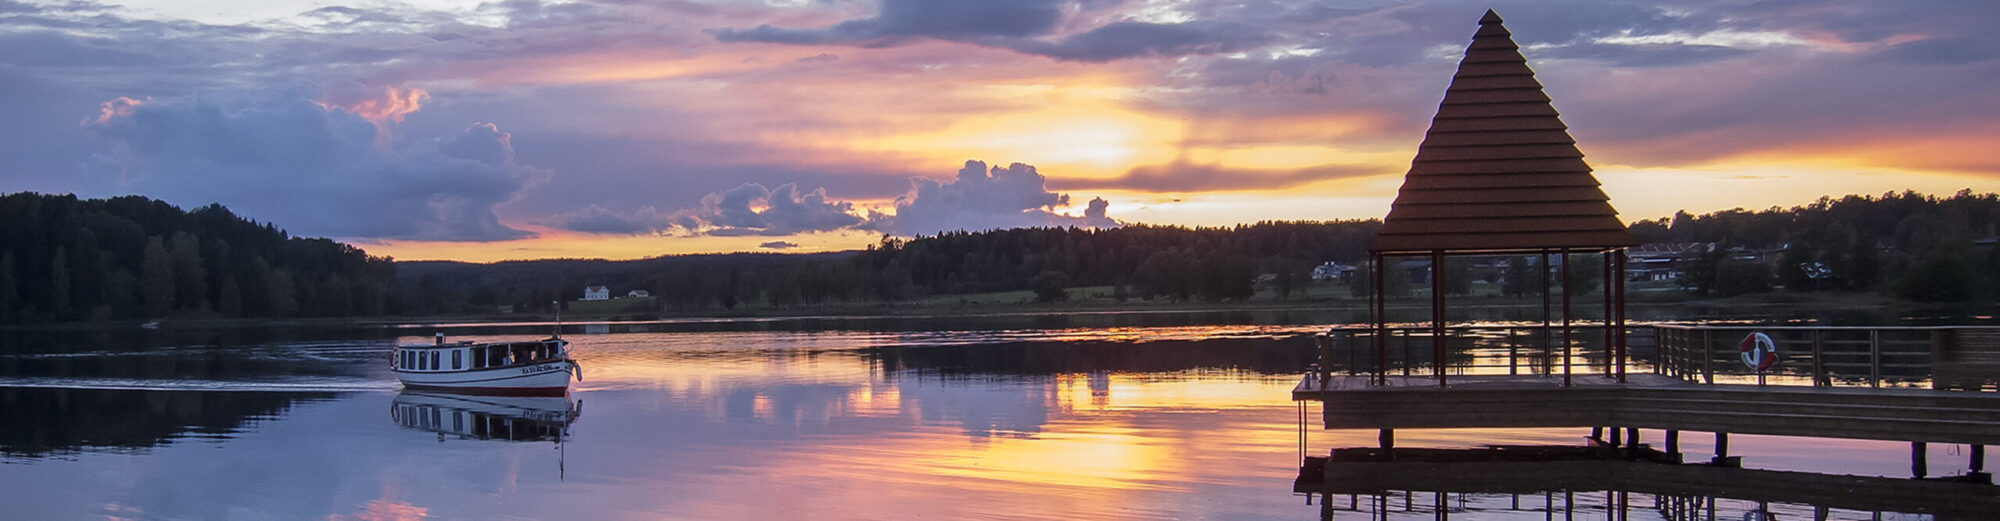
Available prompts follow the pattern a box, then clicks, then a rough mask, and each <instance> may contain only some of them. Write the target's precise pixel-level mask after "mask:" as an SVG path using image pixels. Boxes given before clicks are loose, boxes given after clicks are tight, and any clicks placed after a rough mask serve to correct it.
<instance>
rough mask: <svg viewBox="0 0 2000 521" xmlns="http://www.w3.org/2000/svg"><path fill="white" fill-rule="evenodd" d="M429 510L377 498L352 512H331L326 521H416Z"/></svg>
mask: <svg viewBox="0 0 2000 521" xmlns="http://www.w3.org/2000/svg"><path fill="white" fill-rule="evenodd" d="M429 515H430V510H429V509H426V508H424V507H420V506H416V505H412V504H409V503H406V502H402V501H396V500H392V499H377V500H374V501H369V502H368V504H366V505H362V506H361V511H360V512H355V513H353V514H333V515H330V516H326V519H327V521H417V520H419V519H424V518H427V517H429Z"/></svg>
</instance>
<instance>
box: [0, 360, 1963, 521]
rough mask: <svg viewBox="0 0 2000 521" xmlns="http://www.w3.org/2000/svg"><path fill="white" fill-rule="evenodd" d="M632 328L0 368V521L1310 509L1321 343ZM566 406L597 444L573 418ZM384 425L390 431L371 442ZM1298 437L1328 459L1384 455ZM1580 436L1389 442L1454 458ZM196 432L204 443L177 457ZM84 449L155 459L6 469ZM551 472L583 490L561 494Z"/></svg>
mask: <svg viewBox="0 0 2000 521" xmlns="http://www.w3.org/2000/svg"><path fill="white" fill-rule="evenodd" d="M479 327H485V326H479ZM493 327H495V328H496V331H494V332H491V333H487V334H486V335H485V336H495V338H490V339H491V340H496V341H498V340H506V336H507V335H519V336H520V337H521V338H539V337H541V336H545V335H546V334H547V328H546V326H533V325H513V326H493ZM626 327H627V326H623V325H616V324H613V325H611V326H610V329H611V332H610V333H608V334H594V335H582V334H572V335H566V336H565V338H568V339H571V340H572V341H573V342H575V345H574V352H575V353H576V356H577V357H578V359H579V360H580V361H581V362H582V363H583V364H585V365H588V366H589V367H590V371H589V375H588V378H587V379H586V380H585V381H583V382H581V383H579V384H577V385H576V386H575V387H574V390H573V393H572V394H571V395H570V398H569V399H564V398H527V399H520V398H506V397H499V398H495V397H484V396H459V395H433V394H431V393H411V392H402V393H398V392H395V389H396V387H395V384H394V379H393V377H392V376H391V375H389V374H388V373H387V371H386V370H385V369H384V365H385V363H386V361H385V356H386V353H387V352H388V346H390V345H393V344H395V343H398V342H399V341H407V342H423V341H427V340H428V338H429V334H430V333H431V330H429V329H414V328H413V329H405V330H398V331H394V332H392V334H389V335H387V336H383V337H380V338H369V339H365V340H336V341H328V342H324V343H316V342H315V341H314V340H313V339H301V340H299V341H298V342H293V343H279V344H270V345H260V346H247V347H248V349H241V350H222V351H224V352H225V353H228V352H240V353H243V354H244V356H247V357H253V358H262V359H270V360H289V361H290V362H285V363H280V364H268V365H267V364H266V363H264V362H257V363H246V362H240V361H224V362H222V364H223V365H221V366H218V369H216V370H215V371H213V372H211V373H207V376H203V377H199V378H192V379H188V381H189V382H191V383H188V384H186V387H185V388H208V387H219V388H222V389H228V390H227V391H169V390H163V389H165V388H183V387H172V386H167V387H163V388H158V389H148V390H118V389H110V388H104V387H115V386H119V385H124V384H123V383H120V382H123V381H125V380H129V379H131V378H129V377H125V376H120V377H115V378H113V377H104V376H101V375H97V374H95V372H96V371H100V370H106V371H110V372H113V373H120V372H125V373H129V372H130V371H123V370H120V369H116V368H117V367H122V366H124V365H130V366H131V367H134V368H143V366H145V365H148V364H149V363H150V362H148V363H129V364H128V363H127V362H113V361H83V362H81V363H78V364H72V365H70V366H69V367H70V369H67V370H65V371H66V372H62V373H61V374H63V375H64V376H62V378H61V380H60V381H53V383H55V384H59V385H62V386H66V387H68V388H63V389H53V388H18V387H16V388H9V387H5V386H7V385H21V384H22V382H27V383H28V384H35V385H39V384H42V383H51V382H50V381H43V380H35V379H36V378H46V376H37V374H28V372H29V371H30V369H32V372H36V373H38V374H45V373H47V372H48V370H47V369H46V366H39V365H31V364H46V363H48V362H41V361H34V362H24V360H30V359H34V360H39V359H41V358H45V357H40V355H34V356H23V357H15V358H14V359H12V360H13V361H11V362H10V361H8V360H9V359H7V358H6V357H4V356H0V398H4V399H5V400H6V401H5V402H0V403H4V405H5V408H4V410H0V411H4V414H5V416H4V417H0V432H4V433H6V436H7V437H6V440H7V441H6V442H5V443H6V444H7V446H8V447H9V450H8V451H7V454H6V455H5V456H6V457H4V458H0V482H4V483H7V484H8V486H9V487H10V490H9V493H8V494H4V495H0V512H8V514H7V515H0V517H8V518H13V517H18V518H22V519H91V518H100V519H101V518H113V517H115V518H122V519H222V518H232V519H304V518H315V519H343V520H345V519H379V518H434V519H557V518H587V519H660V518H670V519H789V518H811V519H832V520H842V519H901V518H916V517H930V518H978V519H1161V518H1207V519H1311V518H1315V517H1318V514H1319V512H1320V511H1319V510H1318V509H1319V508H1320V507H1319V505H1317V504H1315V505H1312V506H1307V505H1305V504H1303V502H1302V501H1299V498H1297V497H1295V496H1293V495H1292V493H1293V491H1292V490H1291V488H1290V486H1291V485H1292V483H1293V479H1294V478H1295V477H1296V476H1297V475H1298V461H1299V460H1298V459H1297V456H1298V452H1299V450H1300V449H1298V448H1295V445H1294V444H1295V443H1297V442H1298V435H1299V434H1298V431H1297V428H1298V423H1299V419H1298V410H1297V409H1296V408H1295V405H1294V404H1292V403H1291V402H1290V401H1289V395H1288V391H1289V390H1290V388H1291V386H1292V385H1293V384H1294V383H1296V381H1297V375H1298V374H1299V372H1300V371H1301V370H1302V369H1303V366H1304V364H1305V363H1306V362H1307V361H1308V360H1310V358H1311V356H1312V347H1311V344H1310V342H1309V341H1307V340H1305V338H1304V337H1303V336H1301V335H1305V334H1309V333H1310V331H1312V330H1314V329H1317V327H1318V326H1272V325H1230V326H1215V325H1193V326H1190V325H1185V324H1183V325H1173V326H1161V327H1103V328H1089V327H1071V328H1064V329H1032V328H1022V329H936V330H836V331H824V330H813V331H770V332H759V331H740V330H739V331H727V332H687V331H675V332H628V331H624V329H625V328H626ZM507 328H513V329H507ZM398 337H408V338H406V339H402V340H399V339H398ZM322 344H323V345H322ZM206 349H207V348H193V347H185V346H182V347H168V348H136V349H134V350H133V351H136V352H141V353H152V354H144V355H128V354H123V353H106V354H103V355H99V354H78V355H75V356H73V357H72V358H78V359H84V358H93V357H100V356H103V357H120V356H159V357H164V358H161V360H171V359H173V358H174V356H173V355H171V354H161V353H172V352H183V351H186V352H199V353H203V354H200V355H194V356H193V357H192V358H189V359H186V361H183V362H175V363H187V364H194V363H196V362H194V361H193V360H203V359H206V358H207V357H210V356H211V355H210V354H207V353H208V351H206ZM213 356H215V357H221V358H227V357H228V355H227V354H215V355H213ZM10 363H11V364H14V365H12V366H9V365H7V364H10ZM310 365H318V366H321V367H318V368H312V369H307V368H305V366H310ZM8 367H13V368H15V369H8ZM107 368H108V369H107ZM309 370H310V371H324V372H327V373H328V374H335V375H339V376H337V379H331V378H334V377H329V378H330V379H327V380H320V381H321V382H325V383H329V384H330V385H329V386H327V387H317V388H312V389H313V390H312V391H311V392H300V393H274V392H267V389H266V387H268V386H270V385H273V384H271V383H269V382H284V381H290V380H292V379H293V378H296V377H297V375H298V374H300V373H302V372H305V371H309ZM149 381H150V382H152V383H150V384H148V385H152V384H160V383H165V381H164V380H149ZM246 382H247V383H246ZM177 385H179V384H177ZM330 391H339V392H337V393H336V392H330ZM8 393H13V394H8ZM523 400H525V401H523ZM583 401H588V402H590V408H591V418H590V420H589V421H588V422H578V421H577V420H578V419H579V417H580V416H581V409H582V403H581V402H583ZM37 408H40V409H37ZM97 409H104V410H103V411H102V412H95V411H96V410H97ZM228 411H235V412H228ZM385 411H388V413H389V419H390V420H391V421H383V415H384V412H385ZM153 416H160V417H163V418H160V419H157V420H147V421H148V422H154V423H157V425H156V426H155V427H152V428H148V429H135V430H138V431H142V432H146V433H149V434H141V435H126V436H122V438H123V439H131V440H137V441H130V442H105V441H102V440H105V439H109V438H112V437H113V436H110V435H106V434H78V433H80V432H85V431H91V430H92V429H100V428H107V427H113V426H116V424H118V423H120V422H125V423H133V422H134V418H150V417H153ZM209 416H214V417H215V418H209ZM49 424H54V425H53V426H51V425H49ZM480 425H483V426H485V427H484V428H483V430H480V429H481V428H480V427H477V426H480ZM121 427H130V426H129V425H127V426H121ZM37 429H39V430H37ZM1311 435H1312V436H1313V437H1314V441H1313V443H1314V444H1316V445H1317V446H1322V447H1323V446H1325V445H1327V444H1331V443H1334V442H1336V441H1348V442H1351V441H1354V440H1363V439H1366V440H1372V439H1374V438H1373V437H1374V436H1375V434H1374V433H1373V432H1367V433H1347V432H1326V431H1315V432H1312V433H1311ZM1576 435H1577V433H1574V432H1564V433H1555V434H1538V433H1522V432H1518V431H1508V432H1505V433H1497V434H1496V433H1495V432H1478V433H1473V434H1463V433H1423V432H1413V433H1409V434H1407V435H1406V436H1407V437H1406V438H1404V439H1406V440H1407V441H1408V442H1410V443H1411V444H1412V445H1415V444H1419V443H1421V444H1426V445H1449V444H1451V443H1453V442H1466V440H1471V441H1469V442H1467V443H1485V442H1491V441H1493V440H1494V439H1496V438H1505V437H1507V436H1515V437H1518V438H1521V440H1520V441H1521V442H1523V443H1528V442H1550V441H1551V440H1574V439H1575V438H1576ZM1426 436H1430V437H1442V438H1448V439H1444V440H1441V441H1440V440H1431V439H1427V438H1426ZM188 437H201V438H203V439H204V442H202V443H186V442H177V441H172V440H175V439H177V438H188ZM558 439H559V440H560V441H561V443H560V444H559V445H558V444H556V443H555V441H557V440H558ZM162 440H164V441H162ZM1737 443H1738V444H1739V445H1741V447H1739V448H1738V449H1736V450H1738V451H1740V452H1743V453H1745V454H1751V455H1754V456H1757V457H1759V458H1761V457H1763V456H1764V455H1765V454H1767V453H1769V452H1770V451H1773V450H1776V449H1773V448H1769V447H1770V446H1766V445H1759V443H1758V442H1757V440H1755V439H1754V438H1753V439H1744V440H1739V441H1738V442H1737ZM93 444H96V445H93ZM148 444H150V445H148ZM93 446H104V447H124V446H144V447H148V448H147V449H146V450H140V451H133V450H122V449H121V450H101V451H93V450H88V449H84V450H81V451H80V453H77V454H73V455H72V456H71V457H67V458H48V457H38V456H26V457H23V456H21V455H23V454H49V453H54V452H59V451H60V449H50V448H46V447H71V448H70V449H68V450H71V451H77V450H78V449H77V447H93ZM29 447H43V448H38V449H31V448H29ZM1836 449H1838V447H1836ZM1896 449H1897V447H1890V448H1889V449H1888V450H1887V452H1886V454H1888V455H1887V456H1883V457H1880V458H1877V459H1878V460H1879V461H1876V463H1879V464H1880V466H1884V467H1886V468H1887V469H1888V470H1889V471H1896V470H1897V469H1898V468H1900V467H1901V466H1902V465H1904V460H1903V458H1905V457H1907V452H1897V450H1896ZM1687 450H1696V449H1694V448H1688V449H1687ZM1795 450H1796V451H1797V454H1798V455H1797V456H1791V457H1792V458H1794V459H1798V460H1807V459H1812V460H1825V459H1828V458H1825V456H1824V455H1823V454H1815V452H1823V451H1826V450H1827V448H1826V447H1825V446H1799V447H1796V448H1795ZM1841 452H1842V454H1843V455H1845V454H1848V452H1846V451H1844V450H1842V451H1841ZM1938 459H1939V460H1940V461H1942V460H1943V459H1944V458H1942V457H1940V458H1938ZM1754 461H1760V462H1761V461H1763V460H1762V459H1758V460H1754ZM1788 461H1789V460H1788ZM568 463H574V464H576V465H573V466H574V467H575V468H576V469H577V471H578V472H575V473H568V474H567V475H566V476H565V472H566V470H565V469H566V468H567V467H569V466H572V465H567V464H568ZM1826 464H1827V465H1829V466H1842V467H1851V466H1853V465H1854V463H1851V462H1847V461H1831V462H1829V463H1826ZM302 469H303V470H302ZM1417 489H1418V490H1423V489H1422V488H1420V487H1418V488H1417ZM1465 494H1470V495H1469V496H1467V495H1465ZM1465 494H1461V497H1470V498H1471V499H1470V500H1471V501H1475V502H1478V501H1487V500H1486V499H1481V496H1479V495H1478V494H1476V493H1465ZM1600 497H1601V496H1600ZM1579 500H1580V501H1581V499H1579ZM1365 502H1366V501H1365V500H1364V503H1365ZM1418 503H1422V498H1419V501H1418ZM1342 504H1343V506H1344V505H1345V502H1344V501H1343V502H1342ZM1729 504H1730V503H1727V502H1724V503H1723V506H1724V507H1725V508H1727V507H1728V505H1729ZM1399 506H1400V503H1399ZM1418 506H1419V507H1421V505H1418ZM1725 511H1726V510H1725ZM1341 516H1342V517H1350V516H1349V514H1348V513H1347V512H1346V511H1342V513H1341ZM1466 517H1471V516H1466ZM1638 517H1639V516H1635V518H1638ZM1532 518H1534V519H1541V518H1542V516H1541V515H1540V514H1539V513H1538V514H1536V515H1534V516H1532Z"/></svg>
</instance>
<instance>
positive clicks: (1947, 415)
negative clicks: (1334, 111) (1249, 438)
mask: <svg viewBox="0 0 2000 521" xmlns="http://www.w3.org/2000/svg"><path fill="white" fill-rule="evenodd" d="M1369 379H1370V377H1367V376H1343V375H1334V376H1330V377H1328V379H1327V380H1326V381H1325V383H1326V385H1324V386H1321V385H1319V384H1320V382H1318V381H1315V380H1317V378H1315V377H1311V376H1309V377H1306V378H1305V379H1304V380H1303V381H1301V382H1300V383H1299V385H1298V387H1295V388H1293V390H1292V399H1293V400H1303V401H1316V402H1320V403H1321V407H1322V408H1323V411H1324V417H1325V422H1326V428H1328V429H1446V428H1465V427H1522V428H1537V427H1624V428H1638V429H1660V430H1676V431H1701V432H1723V433H1737V434H1768V435H1776V436H1806V437H1818V438H1846V439H1864V440H1889V441H1906V442H1929V443H1966V444H1974V445H1996V444H2000V394H1996V393H1986V392H1967V391H1938V390H1929V389H1866V388H1862V389H1856V388H1839V387H1796V386H1757V385H1740V384H1696V383H1688V382H1685V381H1682V380H1679V379H1675V378H1672V377H1668V376H1664V375H1655V374H1634V375H1629V376H1628V378H1627V381H1626V382H1624V383H1619V382H1618V381H1616V380H1614V379H1607V378H1603V377H1597V376H1586V377H1581V378H1576V379H1575V380H1574V384H1573V385H1572V386H1570V387H1562V386H1561V385H1560V381H1559V380H1557V379H1553V378H1546V377H1540V376H1508V375H1467V376H1457V377H1454V378H1452V384H1451V386H1450V387H1443V388H1440V387H1438V386H1437V385H1436V383H1435V381H1433V380H1431V379H1429V378H1420V377H1390V378H1389V379H1388V380H1389V382H1390V385H1386V386H1381V385H1369Z"/></svg>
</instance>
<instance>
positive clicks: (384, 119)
mask: <svg viewBox="0 0 2000 521" xmlns="http://www.w3.org/2000/svg"><path fill="white" fill-rule="evenodd" d="M430 97H431V94H430V93H429V92H426V91H424V89H421V88H417V87H396V86H393V85H388V86H383V87H382V92H381V93H380V94H379V95H378V94H374V93H369V94H365V95H361V96H358V97H357V96H355V95H352V94H343V93H339V92H332V93H328V94H323V95H322V96H321V97H320V100H319V101H318V103H319V105H320V106H321V107H325V108H326V109H328V110H332V109H340V110H345V111H348V112H351V113H354V115H356V116H361V118H362V119H366V120H368V122H370V123H374V124H375V131H376V137H377V138H378V139H380V140H383V141H386V140H388V139H389V138H390V136H391V133H390V131H389V126H390V125H393V124H397V123H402V122H403V116H408V115H410V113H413V112H416V111H418V110H422V109H423V103H424V101H425V100H428V99H430Z"/></svg>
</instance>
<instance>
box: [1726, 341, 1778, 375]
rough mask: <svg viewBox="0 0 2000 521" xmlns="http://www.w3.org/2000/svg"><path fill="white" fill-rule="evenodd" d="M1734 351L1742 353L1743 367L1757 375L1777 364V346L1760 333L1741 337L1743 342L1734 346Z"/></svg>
mask: <svg viewBox="0 0 2000 521" xmlns="http://www.w3.org/2000/svg"><path fill="white" fill-rule="evenodd" d="M1736 350H1738V351H1741V352H1742V356H1743V365H1746V366H1750V368H1751V369H1755V370H1757V372H1759V373H1761V372H1764V371H1765V370H1766V369H1770V368H1771V366H1773V365H1777V363H1778V344H1777V343H1776V342H1772V341H1771V337H1770V336H1769V335H1765V334H1764V333H1762V332H1756V333H1751V334H1750V336H1746V337H1743V341H1742V342H1738V343H1737V344H1736Z"/></svg>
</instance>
